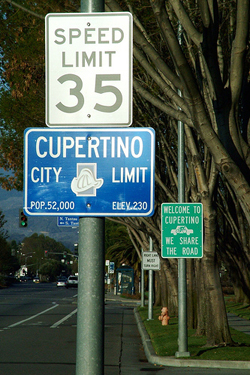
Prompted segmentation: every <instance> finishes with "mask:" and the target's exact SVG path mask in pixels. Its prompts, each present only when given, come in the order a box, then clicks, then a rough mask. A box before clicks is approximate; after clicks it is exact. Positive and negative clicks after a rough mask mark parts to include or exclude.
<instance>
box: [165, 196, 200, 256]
mask: <svg viewBox="0 0 250 375" xmlns="http://www.w3.org/2000/svg"><path fill="white" fill-rule="evenodd" d="M161 233H162V235H161V246H162V251H161V256H162V258H202V256H203V210H202V204H201V203H163V204H162V206H161Z"/></svg>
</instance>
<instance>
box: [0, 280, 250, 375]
mask: <svg viewBox="0 0 250 375" xmlns="http://www.w3.org/2000/svg"><path fill="white" fill-rule="evenodd" d="M76 302H77V290H76V289H66V288H56V286H55V284H33V283H32V282H31V283H24V284H17V285H14V286H13V287H10V288H8V289H1V290H0V375H24V374H25V375H44V374H46V375H75V357H76V308H77V305H76ZM133 308H134V305H133V304H131V303H129V302H122V303H121V302H119V301H117V300H116V301H112V300H107V301H106V304H105V371H104V375H140V374H145V375H154V374H161V375H177V374H178V375H180V374H181V375H186V374H189V375H191V374H192V375H215V374H218V375H247V374H249V370H228V369H225V370H223V369H204V368H203V369H202V368H201V369H200V368H178V367H177V368H174V367H163V366H154V365H153V364H150V363H148V362H147V359H146V357H145V354H144V352H143V347H142V343H141V339H140V336H139V332H138V329H137V324H136V320H135V318H134V314H133ZM82 375H85V374H84V370H83V373H82ZM93 375H95V374H93Z"/></svg>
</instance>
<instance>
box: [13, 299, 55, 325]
mask: <svg viewBox="0 0 250 375" xmlns="http://www.w3.org/2000/svg"><path fill="white" fill-rule="evenodd" d="M57 306H59V305H58V304H56V305H53V306H52V307H50V308H48V309H46V310H43V311H41V312H40V313H38V314H36V315H32V316H30V317H29V318H27V319H24V320H21V321H20V322H17V323H14V324H11V325H10V326H8V327H7V328H13V327H16V326H19V325H20V324H22V323H25V322H27V321H29V320H31V319H35V318H36V317H37V316H39V315H42V314H45V313H46V312H48V311H50V310H52V309H54V308H56V307H57Z"/></svg>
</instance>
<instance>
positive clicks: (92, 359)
mask: <svg viewBox="0 0 250 375" xmlns="http://www.w3.org/2000/svg"><path fill="white" fill-rule="evenodd" d="M103 11H104V1H103V0H95V1H94V0H89V1H83V0H81V12H85V13H91V12H103ZM104 236H105V219H104V218H96V217H93V218H90V217H86V218H83V217H81V218H80V219H79V247H78V255H79V284H78V309H77V349H76V375H82V374H84V375H103V374H104V259H105V255H104V254H105V252H104V243H105V241H104Z"/></svg>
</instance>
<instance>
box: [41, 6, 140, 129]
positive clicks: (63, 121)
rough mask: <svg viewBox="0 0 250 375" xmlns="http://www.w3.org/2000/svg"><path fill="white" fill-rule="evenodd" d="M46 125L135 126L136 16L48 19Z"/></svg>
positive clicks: (55, 15)
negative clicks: (133, 18)
mask: <svg viewBox="0 0 250 375" xmlns="http://www.w3.org/2000/svg"><path fill="white" fill-rule="evenodd" d="M45 24H46V28H45V34H46V35H45V40H46V42H45V43H46V45H45V50H46V124H47V125H48V126H49V127H62V126H67V127H69V126H74V127H77V126H79V127H80V126H81V127H82V126H115V127H117V126H129V125H131V123H132V45H133V37H132V15H131V14H130V13H128V12H120V13H115V12H112V13H105V12H104V13H50V14H48V15H47V16H46V23H45Z"/></svg>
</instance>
